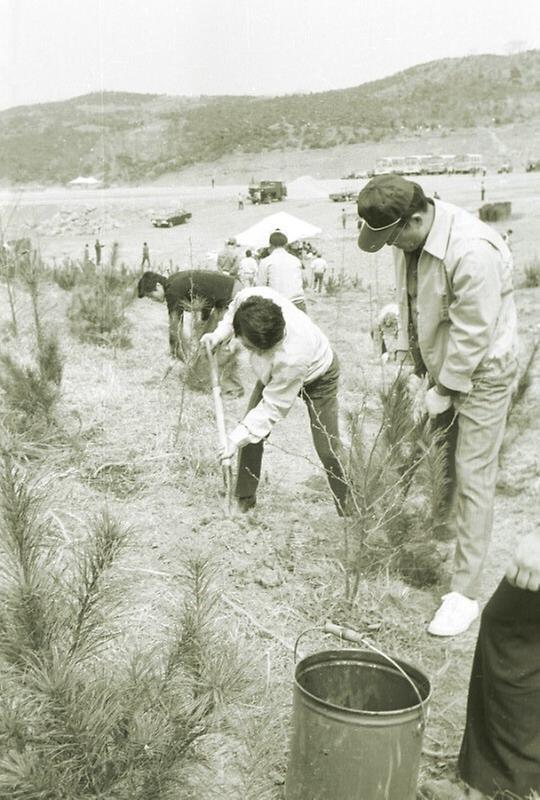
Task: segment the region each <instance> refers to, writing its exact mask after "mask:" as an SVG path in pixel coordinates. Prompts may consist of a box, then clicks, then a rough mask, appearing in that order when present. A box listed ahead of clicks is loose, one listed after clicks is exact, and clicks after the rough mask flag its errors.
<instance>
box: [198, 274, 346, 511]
mask: <svg viewBox="0 0 540 800" xmlns="http://www.w3.org/2000/svg"><path fill="white" fill-rule="evenodd" d="M233 336H235V337H236V338H237V339H239V341H240V342H241V344H242V345H243V346H244V347H245V348H246V349H247V350H248V351H249V353H250V361H251V366H252V368H253V371H254V372H255V375H256V377H257V382H256V384H255V388H254V389H253V392H252V395H251V398H250V401H249V405H248V409H247V413H246V415H245V417H244V418H243V420H242V421H241V422H240V424H239V425H237V427H236V428H234V430H233V431H232V432H231V434H230V435H229V439H228V444H227V449H226V451H225V452H223V453H222V460H229V459H231V458H232V457H233V456H234V455H235V453H236V451H237V450H239V451H240V452H239V460H238V477H237V482H236V489H235V495H236V497H237V501H238V508H239V510H240V511H242V512H245V511H248V510H249V509H250V508H253V507H254V506H255V504H256V493H257V487H258V485H259V478H260V474H261V463H262V455H263V443H264V441H265V439H267V438H268V436H269V435H270V433H271V432H272V429H273V427H274V425H275V424H276V423H277V422H279V421H280V420H282V419H284V418H285V417H286V416H287V414H288V413H289V411H290V409H291V408H292V406H293V404H294V401H295V399H296V397H298V396H300V397H301V398H302V399H303V400H304V402H305V403H306V405H307V409H308V413H309V419H310V425H311V433H312V436H313V444H314V446H315V449H316V451H317V454H318V456H319V458H320V460H321V462H322V464H323V467H324V469H325V472H326V475H327V478H328V482H329V484H330V489H331V491H332V495H333V498H334V503H335V505H336V509H337V512H338V514H339V515H340V516H343V515H344V513H345V511H346V497H347V485H346V482H345V480H344V475H343V470H342V466H341V461H340V453H341V443H340V439H339V427H338V400H337V387H338V377H339V365H338V360H337V357H336V355H335V354H334V352H333V351H332V348H331V346H330V343H329V341H328V339H327V338H326V336H325V335H324V333H323V332H322V331H321V330H320V329H319V328H318V327H317V325H315V323H314V322H312V320H311V319H310V318H309V317H308V316H307V315H306V314H305V313H303V312H302V311H300V310H299V309H298V308H297V307H296V306H295V305H294V304H293V303H292V302H291V301H290V300H287V299H286V298H285V297H283V296H282V295H281V294H279V292H277V291H274V290H273V289H270V288H268V287H253V288H247V289H243V290H242V291H240V292H238V294H237V295H236V296H235V297H234V299H233V300H232V302H231V304H230V306H229V308H228V309H227V311H226V312H225V316H224V317H223V319H222V320H221V322H220V323H219V325H218V326H217V328H216V329H215V331H213V332H212V333H205V334H204V335H203V336H202V337H201V343H203V344H204V343H208V344H209V345H210V346H211V347H212V348H215V347H217V346H218V345H219V344H220V343H221V342H225V341H228V340H229V339H231V338H232V337H233Z"/></svg>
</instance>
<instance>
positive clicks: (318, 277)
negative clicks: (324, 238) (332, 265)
mask: <svg viewBox="0 0 540 800" xmlns="http://www.w3.org/2000/svg"><path fill="white" fill-rule="evenodd" d="M311 269H312V270H313V288H314V289H315V291H317V292H319V294H320V293H321V292H322V289H323V281H324V276H325V273H326V270H327V269H328V264H327V263H326V261H325V260H324V258H323V257H322V256H321V254H320V253H315V258H314V259H313V261H312V263H311Z"/></svg>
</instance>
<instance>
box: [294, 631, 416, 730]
mask: <svg viewBox="0 0 540 800" xmlns="http://www.w3.org/2000/svg"><path fill="white" fill-rule="evenodd" d="M320 630H322V631H323V632H324V633H331V634H333V635H334V636H337V637H338V638H339V639H345V640H346V641H348V642H352V643H353V644H361V645H364V646H365V647H368V648H369V649H370V650H373V652H375V653H377V655H379V656H382V657H383V658H384V659H386V661H389V662H390V664H392V666H393V667H394V668H395V669H397V671H398V672H399V673H400V674H401V675H402V676H403V677H404V678H405V680H406V681H408V682H409V683H410V685H411V686H412V688H413V691H414V693H415V694H416V696H417V698H418V703H419V705H420V712H421V715H422V719H421V721H420V723H419V724H418V732H419V733H420V734H423V732H424V731H425V729H426V723H427V718H426V712H425V709H424V700H423V699H422V695H421V694H420V692H419V691H418V687H417V685H416V684H415V682H414V681H413V680H412V678H411V677H410V676H409V675H407V673H406V672H405V670H404V669H403V668H402V667H400V665H399V664H398V663H397V661H395V660H394V659H393V658H392V657H391V656H389V655H387V653H384V652H383V651H382V650H379V648H378V647H375V645H373V644H371V642H368V640H367V639H364V637H363V636H361V634H360V633H359V632H358V631H356V630H354V628H346V627H345V626H344V625H335V624H334V623H333V622H329V621H326V622H325V623H324V625H323V626H322V628H321V627H320V626H318V627H314V628H307V629H306V630H305V631H302V633H301V634H300V636H298V638H297V639H296V642H295V645H294V661H295V663H296V656H297V651H298V643H299V641H300V639H301V638H302V636H304V634H306V633H310V632H311V631H320Z"/></svg>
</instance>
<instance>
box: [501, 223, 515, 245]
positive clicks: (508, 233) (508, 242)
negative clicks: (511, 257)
mask: <svg viewBox="0 0 540 800" xmlns="http://www.w3.org/2000/svg"><path fill="white" fill-rule="evenodd" d="M513 233H514V231H513V230H512V228H508V230H506V231H505V232H504V233H503V235H502V238H503V242H506V246H507V247H508V249H509V250H512V234H513Z"/></svg>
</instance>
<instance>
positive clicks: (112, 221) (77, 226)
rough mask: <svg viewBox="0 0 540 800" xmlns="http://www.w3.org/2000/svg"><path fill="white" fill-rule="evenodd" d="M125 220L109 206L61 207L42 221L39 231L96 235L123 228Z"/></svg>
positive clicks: (58, 233) (44, 232)
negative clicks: (119, 217) (116, 214)
mask: <svg viewBox="0 0 540 800" xmlns="http://www.w3.org/2000/svg"><path fill="white" fill-rule="evenodd" d="M124 225H125V221H123V220H120V219H118V217H117V216H115V215H114V214H113V213H112V210H111V208H110V207H107V206H101V205H100V206H99V207H98V206H84V207H81V208H73V207H71V208H61V209H60V210H59V211H57V212H56V214H53V216H52V217H49V218H48V219H45V220H43V221H42V222H40V224H39V226H38V228H37V232H38V233H40V234H42V235H43V236H65V235H66V234H88V235H94V234H96V235H97V233H100V234H101V233H104V232H108V231H113V230H115V229H117V228H121V227H123V226H124Z"/></svg>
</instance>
